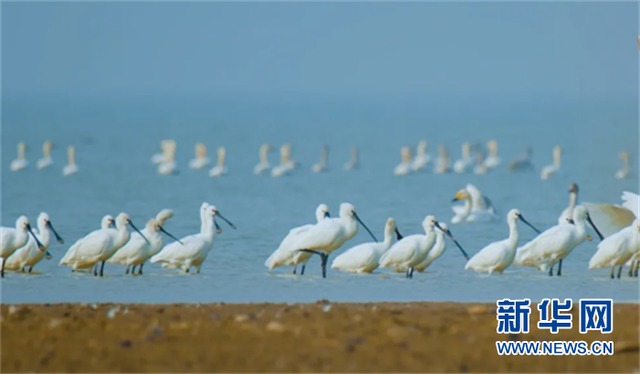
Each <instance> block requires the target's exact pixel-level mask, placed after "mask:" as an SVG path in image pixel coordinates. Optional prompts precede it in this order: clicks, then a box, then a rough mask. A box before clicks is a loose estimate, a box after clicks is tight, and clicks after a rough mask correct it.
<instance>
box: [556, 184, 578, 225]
mask: <svg viewBox="0 0 640 374" xmlns="http://www.w3.org/2000/svg"><path fill="white" fill-rule="evenodd" d="M577 204H578V185H577V184H576V183H571V184H570V185H569V206H568V207H566V208H565V209H564V210H563V211H562V213H561V214H560V217H558V224H559V225H561V224H563V223H566V222H567V221H569V222H573V210H574V209H575V208H576V205H577Z"/></svg>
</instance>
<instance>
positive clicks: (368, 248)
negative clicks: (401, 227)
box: [331, 218, 397, 273]
mask: <svg viewBox="0 0 640 374" xmlns="http://www.w3.org/2000/svg"><path fill="white" fill-rule="evenodd" d="M396 230H397V226H396V221H395V220H394V219H393V218H389V219H387V223H386V224H385V228H384V241H383V242H381V243H377V242H371V243H363V244H359V245H357V246H355V247H352V248H349V249H347V250H346V251H345V252H344V253H342V254H340V255H339V256H338V257H336V258H335V259H334V260H333V263H332V264H331V268H333V269H338V270H340V271H344V272H348V273H371V272H372V271H373V270H375V269H377V268H378V266H379V261H380V257H381V256H382V255H383V254H384V253H385V252H386V251H387V250H388V249H389V248H390V247H391V245H392V244H393V235H394V232H395V231H396Z"/></svg>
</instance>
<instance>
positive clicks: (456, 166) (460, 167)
mask: <svg viewBox="0 0 640 374" xmlns="http://www.w3.org/2000/svg"><path fill="white" fill-rule="evenodd" d="M470 152H471V143H468V142H465V143H463V144H462V158H460V159H459V160H456V162H454V163H453V171H455V172H456V173H464V172H466V171H467V168H468V167H470V166H471V165H473V158H471V156H470Z"/></svg>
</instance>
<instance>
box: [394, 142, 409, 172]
mask: <svg viewBox="0 0 640 374" xmlns="http://www.w3.org/2000/svg"><path fill="white" fill-rule="evenodd" d="M400 156H401V157H402V162H401V163H400V164H398V166H396V167H395V169H393V174H395V175H406V174H409V172H411V148H409V147H402V148H401V149H400Z"/></svg>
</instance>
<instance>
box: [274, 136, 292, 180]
mask: <svg viewBox="0 0 640 374" xmlns="http://www.w3.org/2000/svg"><path fill="white" fill-rule="evenodd" d="M296 165H297V163H296V162H294V161H291V145H290V144H283V145H282V146H280V165H278V166H276V167H274V168H273V169H271V176H272V177H281V176H283V175H286V174H289V173H290V172H291V171H292V170H293V169H294V168H295V167H296Z"/></svg>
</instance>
